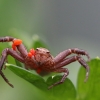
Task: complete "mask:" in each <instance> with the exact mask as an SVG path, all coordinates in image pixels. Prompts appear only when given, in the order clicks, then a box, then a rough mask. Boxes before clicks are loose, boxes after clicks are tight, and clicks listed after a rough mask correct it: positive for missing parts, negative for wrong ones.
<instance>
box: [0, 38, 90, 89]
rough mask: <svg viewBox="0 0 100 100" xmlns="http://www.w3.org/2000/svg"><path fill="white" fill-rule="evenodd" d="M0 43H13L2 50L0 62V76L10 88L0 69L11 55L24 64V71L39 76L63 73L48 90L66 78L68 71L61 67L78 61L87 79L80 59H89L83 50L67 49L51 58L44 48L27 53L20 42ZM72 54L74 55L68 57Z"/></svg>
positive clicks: (85, 66)
mask: <svg viewBox="0 0 100 100" xmlns="http://www.w3.org/2000/svg"><path fill="white" fill-rule="evenodd" d="M0 42H13V44H12V48H6V49H4V50H3V52H2V55H1V60H0V74H1V76H2V77H3V79H4V80H5V81H6V82H7V83H8V84H9V85H10V86H12V87H13V85H12V84H10V83H9V81H8V80H7V79H6V77H5V76H4V74H3V73H2V67H3V65H4V62H5V60H6V58H7V56H8V55H11V56H12V57H14V58H15V59H17V60H18V61H20V62H22V63H24V65H25V68H26V69H32V70H35V71H36V72H37V73H38V74H39V75H41V76H42V75H46V74H48V73H50V72H58V73H64V75H63V76H62V79H61V80H60V81H59V82H56V83H54V84H53V85H51V86H50V87H49V88H52V87H53V86H55V85H57V84H61V83H63V82H64V81H65V79H66V77H67V76H68V74H69V71H68V69H67V68H63V67H64V66H65V65H68V64H70V63H72V62H75V61H78V62H79V63H80V64H81V65H82V66H83V67H84V68H85V69H86V79H85V81H86V80H87V78H88V74H89V66H88V65H87V63H86V62H85V60H84V59H83V58H82V57H81V55H86V56H87V58H88V59H90V57H89V55H88V53H87V52H86V51H84V50H81V49H78V48H73V49H68V50H64V51H63V52H61V53H59V54H58V55H57V56H56V57H53V56H52V55H51V54H50V51H49V50H47V49H45V48H36V49H35V50H34V49H30V51H29V52H28V51H27V50H26V48H25V47H24V45H23V44H22V40H20V39H16V38H13V37H8V36H6V37H1V38H0ZM72 53H74V54H76V55H74V56H72V57H68V56H69V55H70V54H72Z"/></svg>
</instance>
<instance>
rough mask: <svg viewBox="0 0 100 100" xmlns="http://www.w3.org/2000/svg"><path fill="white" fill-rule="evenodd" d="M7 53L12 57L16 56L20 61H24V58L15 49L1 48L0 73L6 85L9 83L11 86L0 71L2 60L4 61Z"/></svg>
mask: <svg viewBox="0 0 100 100" xmlns="http://www.w3.org/2000/svg"><path fill="white" fill-rule="evenodd" d="M8 55H11V56H13V57H14V58H16V59H17V60H19V61H20V62H24V59H23V58H22V57H21V56H20V55H19V54H18V53H17V52H16V51H14V50H12V49H9V48H7V49H5V50H3V52H2V56H1V60H0V75H1V76H2V78H3V79H4V80H5V81H6V83H7V84H8V85H10V86H11V87H13V85H12V84H11V83H9V81H8V79H7V78H6V77H5V76H4V74H3V72H2V71H1V70H2V67H3V65H4V62H5V60H6V58H7V56H8Z"/></svg>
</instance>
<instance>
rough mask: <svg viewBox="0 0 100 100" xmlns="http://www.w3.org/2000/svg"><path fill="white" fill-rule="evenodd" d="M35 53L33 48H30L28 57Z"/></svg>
mask: <svg viewBox="0 0 100 100" xmlns="http://www.w3.org/2000/svg"><path fill="white" fill-rule="evenodd" d="M34 55H35V50H34V49H30V52H29V53H28V57H30V58H31V57H32V56H34Z"/></svg>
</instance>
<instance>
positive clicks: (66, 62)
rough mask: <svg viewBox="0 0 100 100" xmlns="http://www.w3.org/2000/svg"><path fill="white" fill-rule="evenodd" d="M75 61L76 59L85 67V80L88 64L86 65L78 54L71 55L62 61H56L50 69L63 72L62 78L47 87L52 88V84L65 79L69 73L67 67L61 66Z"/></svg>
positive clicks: (87, 73)
mask: <svg viewBox="0 0 100 100" xmlns="http://www.w3.org/2000/svg"><path fill="white" fill-rule="evenodd" d="M75 61H78V62H79V63H80V64H81V65H82V66H83V67H84V68H85V69H86V78H85V80H84V81H85V82H86V81H87V79H88V75H89V66H88V65H87V63H86V62H85V60H84V59H82V58H81V57H80V56H72V57H69V58H66V59H64V60H63V61H62V62H60V63H58V64H57V65H56V66H54V67H53V69H52V71H54V72H60V73H61V72H64V75H63V76H62V79H61V80H60V81H59V82H56V83H54V84H53V85H51V86H50V87H49V89H50V88H52V87H53V86H55V85H57V84H61V83H63V82H64V81H65V79H66V78H67V76H68V74H69V71H68V69H65V68H61V67H63V66H65V65H68V64H70V63H72V62H75Z"/></svg>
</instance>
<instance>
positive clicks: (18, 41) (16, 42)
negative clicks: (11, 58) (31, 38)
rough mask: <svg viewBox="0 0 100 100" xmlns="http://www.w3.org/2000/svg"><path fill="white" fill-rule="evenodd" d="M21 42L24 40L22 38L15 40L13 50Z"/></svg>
mask: <svg viewBox="0 0 100 100" xmlns="http://www.w3.org/2000/svg"><path fill="white" fill-rule="evenodd" d="M21 43H22V40H20V39H15V40H13V44H12V48H13V50H16V46H18V45H20V44H21Z"/></svg>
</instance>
